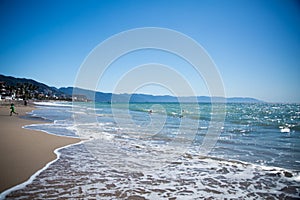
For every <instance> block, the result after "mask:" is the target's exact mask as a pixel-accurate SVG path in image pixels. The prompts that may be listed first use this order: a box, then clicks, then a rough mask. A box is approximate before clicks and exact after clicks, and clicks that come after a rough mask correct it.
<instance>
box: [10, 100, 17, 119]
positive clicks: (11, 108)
mask: <svg viewBox="0 0 300 200" xmlns="http://www.w3.org/2000/svg"><path fill="white" fill-rule="evenodd" d="M13 113H14V114H16V115H18V113H16V112H15V105H14V104H13V103H12V104H10V116H12V114H13Z"/></svg>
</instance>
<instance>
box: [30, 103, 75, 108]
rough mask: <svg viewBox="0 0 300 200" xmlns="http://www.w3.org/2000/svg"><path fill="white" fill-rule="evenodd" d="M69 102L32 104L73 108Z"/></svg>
mask: <svg viewBox="0 0 300 200" xmlns="http://www.w3.org/2000/svg"><path fill="white" fill-rule="evenodd" d="M67 103H69V102H33V104H35V105H37V106H51V107H73V105H72V104H67Z"/></svg>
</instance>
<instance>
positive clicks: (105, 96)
mask: <svg viewBox="0 0 300 200" xmlns="http://www.w3.org/2000/svg"><path fill="white" fill-rule="evenodd" d="M59 90H60V91H61V92H63V93H65V94H67V95H72V94H73V91H74V94H76V95H85V96H86V97H87V98H88V99H90V100H93V101H96V102H111V101H112V102H128V101H130V102H136V103H140V102H152V103H155V102H170V103H172V102H179V100H178V99H179V98H180V101H181V102H194V101H195V97H179V98H177V97H174V96H169V95H163V96H159V95H158V96H154V95H147V94H132V95H130V94H112V93H103V92H94V91H91V90H85V89H80V88H73V87H63V88H60V89H59ZM196 98H197V101H198V102H202V103H209V102H211V100H212V99H213V100H214V102H224V100H225V101H226V102H227V103H263V101H261V100H258V99H254V98H240V97H233V98H226V99H224V98H222V97H213V98H211V97H208V96H198V97H196Z"/></svg>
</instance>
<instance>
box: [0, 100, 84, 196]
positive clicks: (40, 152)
mask: <svg viewBox="0 0 300 200" xmlns="http://www.w3.org/2000/svg"><path fill="white" fill-rule="evenodd" d="M15 107H16V112H18V113H19V115H13V116H9V113H10V109H9V106H8V105H6V104H1V102H0V127H1V129H0V158H1V165H0V180H1V184H0V194H3V193H6V192H5V191H8V190H9V191H10V190H11V189H13V188H15V187H17V186H19V185H20V184H21V185H23V184H26V183H27V182H28V181H30V179H31V178H32V177H33V178H34V177H35V176H36V175H38V174H39V173H40V171H42V170H43V169H44V168H45V167H47V166H49V165H50V164H51V163H53V162H55V161H56V160H57V159H59V153H57V151H58V150H59V149H62V148H66V147H67V146H70V145H74V144H77V143H80V142H81V140H80V139H76V138H71V137H62V136H56V135H53V134H48V133H45V132H42V131H35V130H30V129H26V128H23V127H24V126H26V125H30V124H39V123H49V122H48V121H45V120H42V119H41V120H38V119H30V118H26V117H25V116H26V115H27V113H28V112H31V111H32V110H34V109H35V107H34V106H33V105H32V104H29V105H28V106H22V105H20V104H16V105H15Z"/></svg>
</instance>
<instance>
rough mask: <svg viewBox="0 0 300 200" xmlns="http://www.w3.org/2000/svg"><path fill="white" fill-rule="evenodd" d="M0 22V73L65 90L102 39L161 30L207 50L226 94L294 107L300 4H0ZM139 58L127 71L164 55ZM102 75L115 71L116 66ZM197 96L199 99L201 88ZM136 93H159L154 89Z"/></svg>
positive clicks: (298, 96) (298, 92) (186, 0)
mask: <svg viewBox="0 0 300 200" xmlns="http://www.w3.org/2000/svg"><path fill="white" fill-rule="evenodd" d="M0 16H1V17H0V27H1V31H0V35H1V36H0V44H1V48H0V73H1V74H4V75H11V76H16V77H26V78H32V79H35V80H37V81H41V82H44V83H46V84H48V85H51V86H55V87H62V86H72V85H73V83H74V80H75V78H76V74H77V71H78V69H79V67H80V65H81V63H82V62H83V60H84V58H85V57H86V56H87V55H88V53H89V52H90V51H91V50H92V49H93V48H94V47H95V46H96V45H98V44H99V43H100V42H102V41H103V40H105V39H107V38H108V37H110V36H112V35H114V34H117V33H119V32H121V31H125V30H128V29H132V28H139V27H164V28H170V29H174V30H176V31H179V32H182V33H184V34H186V35H188V36H190V37H191V38H193V39H195V40H196V41H197V42H198V43H199V44H201V45H202V46H203V47H204V48H205V49H206V51H207V52H208V53H209V55H210V56H211V57H212V59H213V60H214V62H215V63H216V65H217V67H218V69H219V71H220V74H221V76H222V79H223V82H224V87H225V90H226V95H227V96H229V97H232V96H242V97H254V98H258V99H262V100H265V101H270V102H300V87H299V86H300V3H299V1H298V2H297V1H292V0H279V1H277V0H269V1H268V0H254V1H252V0H251V1H250V0H249V1H247V0H244V1H241V0H231V1H222V0H218V1H217V0H207V1H202V0H195V1H192V0H182V1H171V0H160V1H157V0H151V1H149V0H134V1H131V0H126V1H125V0H124V1H114V0H110V1H109V0H106V1H101V0H97V1H91V0H88V1H83V0H82V1H76V0H68V1H66V0H63V1H55V0H54V1H53V0H51V1H50V0H49V1H48V0H42V1H38V0H36V1H32V0H26V1H22V0H1V1H0ZM143 55H144V56H145V59H144V60H142V61H141V62H136V63H132V66H135V64H142V63H143V62H146V61H147V62H148V61H153V62H154V61H155V62H162V63H164V55H161V56H160V58H159V59H158V60H155V59H154V60H151V59H149V55H151V56H150V57H152V58H153V55H157V56H156V57H159V56H158V55H159V54H158V53H157V52H151V51H150V52H149V55H148V57H147V55H146V54H145V53H144V54H143ZM128 56H129V57H128V58H130V55H128ZM137 56H138V55H137ZM165 56H166V57H168V55H165ZM128 58H124V59H125V60H126V59H127V60H126V63H127V64H128V63H130V61H129V59H128ZM133 60H134V59H133ZM121 61H122V60H121ZM121 61H120V62H121ZM178 62H180V61H178ZM172 64H174V63H172ZM120 65H122V63H120ZM175 65H176V64H175ZM183 65H184V64H183ZM183 65H179V64H178V66H177V70H178V71H180V70H181V69H180V66H183ZM114 70H115V71H114ZM183 71H184V70H183ZM108 73H111V74H110V75H115V74H118V73H119V74H120V71H119V70H118V69H117V67H116V68H115V69H113V68H112V70H111V71H110V72H108ZM187 76H188V75H187ZM108 77H109V76H108ZM190 79H191V81H192V82H193V81H194V83H196V82H197V81H198V80H196V78H195V80H193V77H190ZM105 80H107V82H105ZM113 80H114V79H113V78H112V79H109V78H107V79H105V78H104V79H103V81H104V84H103V85H102V86H101V87H100V86H99V89H101V90H103V91H106V92H108V91H110V90H111V89H112V88H111V85H112V82H109V81H113ZM200 82H201V81H200ZM199 84H200V83H199ZM200 85H201V84H200ZM196 91H197V93H198V95H206V92H204V90H203V92H201V87H199V89H197V90H196ZM141 92H146V93H154V94H157V93H158V94H159V93H160V92H157V91H155V87H147V88H145V90H144V91H143V90H141ZM161 93H163V90H162V91H161Z"/></svg>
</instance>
